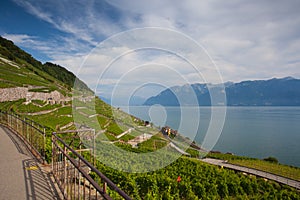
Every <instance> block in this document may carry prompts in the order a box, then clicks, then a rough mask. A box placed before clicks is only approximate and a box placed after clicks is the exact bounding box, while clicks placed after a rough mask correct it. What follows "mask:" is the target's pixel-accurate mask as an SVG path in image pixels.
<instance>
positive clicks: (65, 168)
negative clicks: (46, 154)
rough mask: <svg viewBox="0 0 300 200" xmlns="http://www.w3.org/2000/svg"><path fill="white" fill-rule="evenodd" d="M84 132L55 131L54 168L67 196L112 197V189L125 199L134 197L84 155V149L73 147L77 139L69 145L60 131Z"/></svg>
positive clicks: (84, 197)
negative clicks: (109, 192) (110, 193)
mask: <svg viewBox="0 0 300 200" xmlns="http://www.w3.org/2000/svg"><path fill="white" fill-rule="evenodd" d="M80 131H82V130H77V131H65V132H59V133H55V132H54V133H53V134H52V171H53V175H54V178H55V180H56V182H57V183H58V186H59V188H60V190H61V192H62V193H63V195H64V198H65V199H112V198H111V197H110V196H109V194H108V191H107V190H108V189H109V190H112V191H115V192H116V193H117V194H118V195H119V196H120V197H122V198H123V199H126V200H129V199H131V198H130V197H129V196H128V195H127V194H126V193H125V192H124V191H122V190H121V189H119V188H118V187H117V186H116V185H115V184H114V183H113V182H112V181H111V180H110V179H108V178H107V177H106V176H105V175H103V174H102V173H101V172H99V171H98V170H97V169H96V168H95V167H94V166H93V165H92V164H91V163H90V162H88V161H87V160H86V159H85V158H84V157H83V156H82V155H81V152H82V150H84V149H79V150H74V149H73V148H72V147H71V146H70V144H72V143H73V142H74V140H72V141H71V142H70V144H69V145H68V144H67V143H66V141H65V140H63V139H62V138H60V137H59V136H58V134H64V133H72V132H73V133H76V134H78V133H79V132H80ZM73 139H74V138H73ZM89 150H90V156H91V157H93V155H92V153H91V151H92V150H91V149H89ZM89 150H88V151H89ZM78 151H79V153H78ZM91 174H93V178H92V176H91Z"/></svg>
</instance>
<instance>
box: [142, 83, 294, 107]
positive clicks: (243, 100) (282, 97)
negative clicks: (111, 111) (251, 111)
mask: <svg viewBox="0 0 300 200" xmlns="http://www.w3.org/2000/svg"><path fill="white" fill-rule="evenodd" d="M224 86H225V93H226V98H227V105H228V106H300V80H299V79H294V78H292V77H286V78H282V79H276V78H274V79H270V80H257V81H243V82H240V83H225V84H224ZM208 87H210V89H211V90H214V91H217V93H219V94H221V93H222V92H223V88H221V87H219V86H218V85H212V84H192V85H184V86H174V87H172V88H169V89H166V90H164V91H162V92H161V93H160V94H158V95H157V96H153V97H150V98H148V99H147V100H146V101H145V102H144V105H154V104H161V105H163V106H180V105H181V106H195V105H200V106H210V105H211V100H210V95H209V90H208ZM193 94H195V95H196V97H197V100H198V103H197V102H192V103H191V102H190V101H189V98H186V97H188V96H191V95H193ZM183 97H185V98H183ZM178 99H182V101H181V102H180V103H179V100H178Z"/></svg>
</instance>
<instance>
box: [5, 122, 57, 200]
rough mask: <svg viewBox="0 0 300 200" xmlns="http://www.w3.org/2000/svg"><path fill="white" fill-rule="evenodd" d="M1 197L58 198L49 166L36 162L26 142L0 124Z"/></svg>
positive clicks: (29, 199) (8, 199)
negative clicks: (47, 167) (48, 169)
mask: <svg viewBox="0 0 300 200" xmlns="http://www.w3.org/2000/svg"><path fill="white" fill-rule="evenodd" d="M0 180H1V181H0V200H2V199H5V200H10V199H11V200H14V199H26V200H31V199H34V200H35V199H48V200H50V199H51V200H52V199H59V197H58V193H57V190H56V189H55V186H54V184H53V182H52V179H51V178H50V175H49V172H47V170H46V167H44V166H42V165H40V164H39V163H37V162H36V160H35V159H34V157H33V156H32V155H31V154H30V152H29V151H28V149H27V148H26V146H25V145H24V143H23V142H22V141H21V140H20V139H19V138H18V137H17V136H16V135H15V134H14V133H12V132H11V131H10V130H9V129H7V128H5V127H2V126H0Z"/></svg>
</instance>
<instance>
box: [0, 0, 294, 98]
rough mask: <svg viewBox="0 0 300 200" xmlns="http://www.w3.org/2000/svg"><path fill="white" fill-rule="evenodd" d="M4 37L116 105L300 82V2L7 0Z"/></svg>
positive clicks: (1, 16)
mask: <svg viewBox="0 0 300 200" xmlns="http://www.w3.org/2000/svg"><path fill="white" fill-rule="evenodd" d="M0 35H1V36H2V37H5V38H7V39H9V40H12V41H13V42H14V43H15V44H16V45H18V46H19V47H21V48H22V49H24V50H26V51H27V52H29V53H30V54H32V56H33V57H35V58H37V59H38V60H40V61H42V62H46V61H50V62H53V63H56V64H59V65H62V66H64V67H66V68H67V69H69V70H70V71H72V72H74V73H75V74H76V75H78V76H79V77H80V78H81V79H83V80H84V81H85V82H86V83H87V84H88V85H89V86H90V87H91V88H92V89H95V91H96V92H97V94H99V95H101V96H104V97H107V98H111V97H112V96H113V95H112V94H114V95H117V96H118V95H119V97H121V96H122V95H125V96H126V95H127V97H128V94H129V96H132V95H133V94H136V95H137V96H141V97H146V96H151V95H153V94H155V93H157V91H158V90H162V89H164V88H166V87H170V86H173V85H183V84H186V83H195V82H215V83H217V82H227V81H233V82H239V81H242V80H255V79H269V78H274V77H277V78H281V77H286V76H293V77H295V78H300V70H299V64H300V53H299V52H300V1H298V0H287V1H282V0H274V1H269V0H253V1H248V0H229V1H216V0H209V1H202V0H201V1H200V0H189V1H181V0H164V1H161V0H152V1H141V0H128V1H121V0H110V1H108V0H107V1H105V0H86V1H79V0H78V1H77V0H61V1H44V0H27V1H22V0H11V1H8V0H3V1H1V2H0ZM149 86H151V87H149Z"/></svg>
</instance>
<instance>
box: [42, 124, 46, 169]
mask: <svg viewBox="0 0 300 200" xmlns="http://www.w3.org/2000/svg"><path fill="white" fill-rule="evenodd" d="M43 133H44V135H43V155H42V157H43V163H44V164H46V129H45V127H44V128H43Z"/></svg>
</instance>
